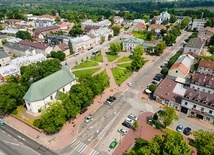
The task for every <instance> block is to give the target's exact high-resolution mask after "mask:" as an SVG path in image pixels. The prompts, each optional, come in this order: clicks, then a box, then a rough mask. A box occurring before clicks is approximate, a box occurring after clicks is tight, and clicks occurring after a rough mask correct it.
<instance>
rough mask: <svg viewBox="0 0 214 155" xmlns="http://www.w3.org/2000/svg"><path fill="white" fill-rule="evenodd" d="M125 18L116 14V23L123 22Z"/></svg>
mask: <svg viewBox="0 0 214 155" xmlns="http://www.w3.org/2000/svg"><path fill="white" fill-rule="evenodd" d="M123 20H124V18H123V17H120V16H114V23H115V24H122V22H123Z"/></svg>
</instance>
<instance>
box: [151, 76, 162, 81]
mask: <svg viewBox="0 0 214 155" xmlns="http://www.w3.org/2000/svg"><path fill="white" fill-rule="evenodd" d="M153 80H156V81H160V80H161V79H160V78H159V77H157V76H155V77H154V78H153Z"/></svg>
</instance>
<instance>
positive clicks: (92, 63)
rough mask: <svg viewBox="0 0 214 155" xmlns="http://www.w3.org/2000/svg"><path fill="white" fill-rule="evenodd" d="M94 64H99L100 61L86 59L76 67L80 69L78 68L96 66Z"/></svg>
mask: <svg viewBox="0 0 214 155" xmlns="http://www.w3.org/2000/svg"><path fill="white" fill-rule="evenodd" d="M94 66H98V63H97V62H94V61H84V62H83V63H81V64H79V65H77V66H76V67H75V69H78V68H86V67H94Z"/></svg>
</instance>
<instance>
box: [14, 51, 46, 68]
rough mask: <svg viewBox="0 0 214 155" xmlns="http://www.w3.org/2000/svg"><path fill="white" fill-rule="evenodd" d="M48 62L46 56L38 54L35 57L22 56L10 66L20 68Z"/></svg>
mask: <svg viewBox="0 0 214 155" xmlns="http://www.w3.org/2000/svg"><path fill="white" fill-rule="evenodd" d="M45 60H47V58H46V57H45V55H44V54H41V53H40V54H36V55H33V56H22V57H18V58H15V59H12V60H11V62H10V65H15V66H18V67H21V66H26V65H29V64H32V63H37V62H42V61H45Z"/></svg>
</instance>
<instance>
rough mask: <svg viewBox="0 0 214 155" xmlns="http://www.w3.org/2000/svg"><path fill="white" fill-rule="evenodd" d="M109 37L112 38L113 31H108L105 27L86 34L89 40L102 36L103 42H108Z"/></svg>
mask: <svg viewBox="0 0 214 155" xmlns="http://www.w3.org/2000/svg"><path fill="white" fill-rule="evenodd" d="M109 35H111V36H113V30H112V29H108V28H107V27H104V28H99V29H97V30H91V31H90V32H89V33H88V36H90V37H91V38H101V36H103V37H104V38H105V41H106V40H108V36H109Z"/></svg>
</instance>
